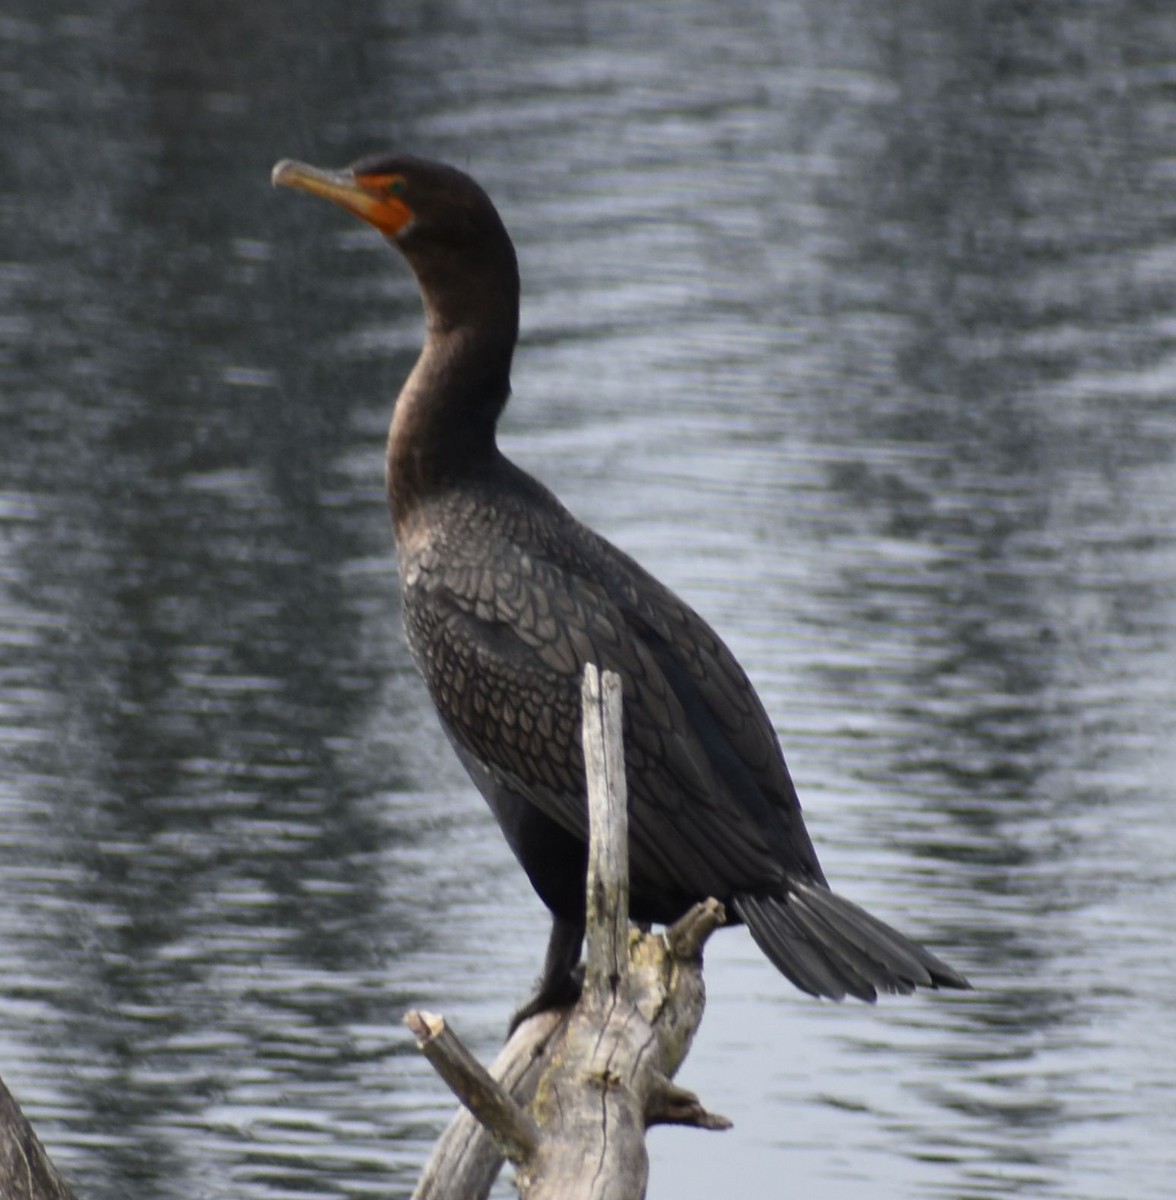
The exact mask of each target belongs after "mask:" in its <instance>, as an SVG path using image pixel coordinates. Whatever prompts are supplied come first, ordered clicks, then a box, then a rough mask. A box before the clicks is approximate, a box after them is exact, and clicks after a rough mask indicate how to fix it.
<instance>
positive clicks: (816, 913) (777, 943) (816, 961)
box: [732, 879, 972, 1001]
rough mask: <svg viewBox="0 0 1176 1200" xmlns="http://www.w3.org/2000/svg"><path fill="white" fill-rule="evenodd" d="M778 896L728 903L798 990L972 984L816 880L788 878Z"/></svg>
mask: <svg viewBox="0 0 1176 1200" xmlns="http://www.w3.org/2000/svg"><path fill="white" fill-rule="evenodd" d="M787 889H788V890H787V891H786V892H785V893H784V894H782V895H770V896H752V895H747V894H744V895H739V896H735V897H734V898H733V900H732V907H733V908H734V909H735V911H736V912H737V913H738V914H739V916H740V917H742V919H743V921H744V922H745V923H746V925H747V928H748V929H749V930H750V931H751V936H752V937H753V938H754V939H755V941H756V944H757V945H758V946H759V948H760V949H761V950H762V951H763V952H764V953H765V954H766V955H767V956H768V958H769V959H771V961H772V963H773V964H774V965H775V966H776V967H777V968H778V969H779V970H780V971H781V972H782V973H783V974H784V975H786V976H787V977H788V978H789V979H791V980H792V982H793V983H794V984H796V986H797V987H798V988H800V989H801V990H802V991H805V992H809V993H811V994H812V995H814V996H827V997H829V998H830V999H832V1000H842V999H844V998H845V997H846V996H847V995H849V996H856V997H858V999H859V1000H868V1001H874V1000H876V999H877V998H878V993H879V992H880V991H881V992H904V993H905V992H913V991H914V990H915V988H916V987H931V988H940V987H950V988H969V987H971V986H972V985H971V984H970V983H968V981H967V980H966V979H965V978H964V977H963V976H962V975H961V974H960V973H959V972H958V971H955V970H953V969H952V968H951V967H949V966H948V965H947V964H946V963H944V962H941V961H940V960H939V959H938V958H936V957H935V955H934V954H932V953H931V952H930V951H929V950H926V949H924V948H923V947H922V946H920V945H919V944H918V942H914V941H911V939H910V938H908V937H905V936H904V935H903V934H901V933H899V932H898V930H896V929H891V928H890V926H889V925H886V924H885V923H883V922H882V921H879V920H878V918H877V917H872V916H870V914H869V913H868V912H866V911H865V909H863V908H859V907H858V906H857V905H856V904H852V903H851V902H850V901H848V900H846V899H845V898H844V897H842V896H838V895H837V894H836V893H835V892H831V891H830V890H829V889H828V888H826V887H822V886H821V885H819V884H807V883H800V882H798V881H796V880H791V879H790V880H789V881H788V884H787Z"/></svg>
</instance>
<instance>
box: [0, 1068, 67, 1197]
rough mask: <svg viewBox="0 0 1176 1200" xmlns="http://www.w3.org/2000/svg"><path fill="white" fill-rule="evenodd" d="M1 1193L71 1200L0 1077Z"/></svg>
mask: <svg viewBox="0 0 1176 1200" xmlns="http://www.w3.org/2000/svg"><path fill="white" fill-rule="evenodd" d="M0 1196H2V1197H3V1198H4V1200H74V1194H73V1192H71V1191H70V1188H69V1184H67V1183H66V1182H65V1180H64V1179H63V1178H62V1177H61V1176H60V1175H59V1174H58V1172H57V1168H56V1167H54V1165H53V1164H52V1163H51V1162H50V1161H49V1155H48V1154H46V1153H45V1147H44V1146H42V1145H41V1142H40V1139H39V1138H38V1137H37V1135H36V1134H35V1133H34V1132H33V1127H32V1126H31V1125H30V1124H29V1122H28V1119H27V1118H26V1117H25V1115H24V1113H22V1112H21V1111H20V1105H19V1104H17V1102H16V1100H15V1099H14V1098H13V1095H12V1093H11V1092H10V1091H9V1090H8V1088H6V1087H5V1086H4V1081H3V1080H2V1079H0Z"/></svg>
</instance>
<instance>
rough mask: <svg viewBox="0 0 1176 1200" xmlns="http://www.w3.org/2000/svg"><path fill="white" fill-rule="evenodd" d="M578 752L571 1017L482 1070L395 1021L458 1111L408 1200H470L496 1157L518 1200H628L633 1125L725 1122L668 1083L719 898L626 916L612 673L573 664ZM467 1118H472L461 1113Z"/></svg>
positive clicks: (644, 1160) (698, 992)
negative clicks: (581, 969)
mask: <svg viewBox="0 0 1176 1200" xmlns="http://www.w3.org/2000/svg"><path fill="white" fill-rule="evenodd" d="M583 712H584V717H583V720H584V760H585V769H586V773H587V778H588V812H589V824H590V834H591V836H590V844H589V863H588V880H587V903H588V909H587V969H586V973H585V982H584V994H583V996H582V997H581V998H580V1000H579V1002H578V1003H577V1004H576V1006H575V1008H573V1009H572V1010H571V1011H570V1012H567V1013H541V1014H539V1015H538V1016H536V1017H533V1018H531V1020H530V1021H527V1022H525V1023H524V1024H523V1025H522V1026H521V1027H520V1028H519V1029H518V1030H516V1032H515V1034H514V1036H513V1037H512V1038H511V1040H510V1041H509V1042H508V1043H507V1045H506V1046H505V1047H504V1049H503V1051H502V1053H501V1054H500V1055H499V1058H498V1060H497V1061H496V1062H495V1064H494V1066H493V1067H492V1068H491V1071H490V1072H486V1071H485V1070H484V1069H483V1068H482V1067H481V1065H480V1064H479V1063H477V1061H476V1060H474V1059H473V1058H472V1056H471V1055H470V1054H469V1052H468V1051H466V1050H465V1047H464V1046H462V1045H461V1043H460V1041H459V1040H458V1039H457V1037H456V1035H455V1034H453V1032H452V1030H450V1029H449V1028H448V1026H446V1025H445V1022H444V1020H443V1019H442V1018H440V1017H435V1016H432V1015H431V1014H424V1013H418V1012H412V1013H409V1014H407V1016H406V1017H405V1021H406V1023H407V1024H408V1025H409V1026H410V1027H411V1028H412V1029H413V1031H414V1033H415V1034H416V1035H417V1039H418V1043H419V1044H420V1046H421V1048H422V1051H423V1052H424V1053H425V1054H426V1055H427V1057H428V1058H429V1061H430V1062H431V1063H432V1064H433V1066H434V1067H435V1069H437V1070H438V1072H439V1073H440V1074H441V1076H442V1077H443V1078H444V1079H445V1080H446V1082H447V1083H448V1084H449V1086H450V1088H451V1089H452V1090H453V1091H454V1093H455V1095H457V1097H458V1098H459V1099H460V1100H461V1101H462V1103H463V1105H465V1106H466V1108H465V1110H463V1111H462V1112H461V1113H459V1114H458V1116H457V1117H455V1118H454V1120H453V1122H451V1124H450V1127H449V1129H448V1130H446V1132H445V1134H443V1135H442V1138H441V1140H440V1141H439V1142H438V1144H437V1146H436V1147H435V1149H434V1153H433V1157H432V1159H431V1160H430V1163H429V1165H428V1167H427V1168H426V1170H425V1173H424V1175H423V1176H422V1178H421V1182H420V1184H419V1185H418V1187H417V1190H416V1192H415V1193H414V1196H415V1197H416V1200H458V1198H460V1200H477V1198H478V1197H484V1196H485V1195H487V1193H488V1192H489V1189H490V1186H491V1185H492V1183H493V1180H494V1177H495V1175H496V1174H497V1172H498V1169H499V1167H500V1166H501V1162H502V1159H503V1157H504V1156H505V1157H507V1158H509V1159H511V1161H512V1162H514V1163H515V1165H516V1168H517V1180H518V1186H519V1193H520V1195H521V1196H522V1197H524V1200H553V1198H556V1197H558V1198H559V1200H589V1198H591V1200H631V1198H634V1200H635V1198H638V1197H641V1196H644V1194H645V1185H646V1180H647V1177H648V1156H647V1153H646V1149H645V1130H646V1128H647V1127H649V1126H650V1125H654V1124H659V1123H675V1124H685V1125H695V1126H698V1127H699V1128H704V1129H725V1128H727V1127H728V1126H729V1124H730V1122H728V1121H727V1120H726V1119H725V1118H723V1117H720V1116H717V1115H715V1114H712V1113H709V1112H707V1111H706V1109H705V1108H704V1107H703V1106H702V1104H701V1102H700V1101H699V1100H698V1097H696V1096H695V1095H694V1094H693V1093H691V1092H688V1091H686V1090H684V1089H682V1088H679V1087H677V1086H676V1085H675V1084H673V1083H672V1082H671V1080H672V1079H673V1076H674V1074H675V1072H676V1071H677V1070H678V1067H679V1066H680V1065H681V1063H682V1061H683V1060H684V1059H685V1057H686V1054H687V1051H688V1050H689V1048H690V1043H691V1041H692V1040H693V1037H694V1033H695V1030H696V1029H697V1028H698V1024H699V1022H700V1021H701V1019H702V1011H703V1007H704V1003H705V991H704V987H703V979H702V946H703V944H704V943H705V941H706V939H707V937H709V935H710V934H711V933H712V932H713V931H714V929H716V928H717V927H718V926H719V925H721V924H722V922H723V909H722V905H720V904H718V903H717V902H716V901H713V900H709V901H707V902H706V903H705V904H700V905H697V906H696V907H695V908H694V909H692V910H691V911H690V912H689V913H688V914H687V915H686V916H685V917H683V918H682V920H681V921H679V922H678V923H677V924H676V925H674V926H673V927H672V928H671V929H669V930H667V932H666V934H665V935H664V936H660V937H656V936H653V935H651V934H647V933H641V932H640V931H638V930H635V929H634V930H631V929H630V927H629V921H628V908H629V903H628V902H629V871H628V815H627V810H626V795H625V772H624V760H623V749H622V747H623V742H622V737H621V685H620V679H619V678H618V677H617V676H616V675H613V674H611V673H609V672H606V673H605V675H604V677H603V681H602V680H601V678H600V676H599V675H598V673H597V671H596V669H595V668H594V667H592V666H588V667H586V668H585V671H584V687H583ZM471 1114H472V1115H471Z"/></svg>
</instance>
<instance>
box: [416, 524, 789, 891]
mask: <svg viewBox="0 0 1176 1200" xmlns="http://www.w3.org/2000/svg"><path fill="white" fill-rule="evenodd" d="M402 584H403V587H404V597H405V620H406V626H407V628H408V634H409V642H410V644H411V646H412V648H413V653H414V654H415V655H416V657H417V660H418V662H419V664H420V666H421V669H422V673H423V674H424V676H425V678H426V680H427V681H428V683H429V687H430V690H431V692H432V695H433V699H434V702H435V703H436V705H437V709H438V711H439V712H440V714H441V716H442V719H443V720H444V721H445V723H446V725H447V727H448V728H449V731H450V733H451V735H452V736H453V737H454V738H455V739H456V741H457V742H458V744H459V745H460V746H462V747H463V748H464V749H465V750H466V751H468V752H469V753H471V754H473V755H475V756H476V758H477V759H478V761H479V762H480V763H482V764H484V765H485V767H486V769H487V770H488V771H490V773H491V774H492V775H493V777H494V778H495V779H496V780H497V782H499V783H500V784H502V785H503V786H505V787H508V788H509V789H510V790H512V791H513V792H515V793H517V794H519V795H521V796H524V797H526V798H527V799H528V800H530V801H531V802H532V803H534V804H536V805H538V806H539V807H540V808H541V809H542V810H543V811H544V812H545V813H546V814H547V815H548V816H550V817H551V818H552V819H553V820H555V821H557V822H558V823H559V824H560V825H562V826H563V827H564V828H566V829H568V830H569V831H571V832H573V833H574V834H576V836H578V837H581V838H585V839H586V837H587V829H586V817H585V804H584V775H583V771H584V767H583V754H582V750H581V746H580V677H581V674H582V672H583V667H584V664H585V663H588V662H592V663H595V664H596V665H597V666H599V667H601V668H602V669H606V670H613V671H616V672H617V673H618V674H619V675H620V676H621V680H622V685H623V691H624V699H625V705H624V723H625V755H626V777H627V781H628V785H629V813H630V857H631V869H632V873H633V877H634V879H635V880H641V881H642V883H643V885H644V887H645V888H646V889H658V890H660V891H662V892H665V893H666V894H672V895H675V896H682V897H699V896H705V895H715V896H720V897H722V896H726V895H729V894H730V893H731V892H732V891H734V890H740V889H746V888H755V887H762V886H764V885H766V884H770V883H771V882H774V881H775V880H777V879H778V878H779V877H780V875H781V864H780V862H779V855H778V853H776V850H775V847H774V846H773V845H772V841H773V839H772V838H771V837H770V836H766V834H765V829H764V827H763V824H762V822H761V820H760V819H759V818H760V814H757V813H756V812H755V811H754V807H749V806H748V805H747V804H745V803H743V802H742V801H741V800H740V798H739V796H738V795H735V794H733V793H732V790H731V788H730V786H729V784H728V783H727V781H726V780H725V778H724V777H723V775H722V773H721V772H720V771H719V770H717V769H716V768H717V767H718V768H721V767H723V766H724V765H726V764H725V763H724V761H723V755H721V754H720V755H718V761H716V756H715V754H714V753H713V751H712V750H711V749H710V748H709V747H708V746H707V745H706V744H705V741H706V739H707V737H708V736H709V730H708V729H707V728H705V727H704V729H703V731H702V733H701V734H700V732H699V729H698V714H697V713H695V712H690V711H688V707H697V706H698V704H699V703H701V701H700V700H699V698H698V696H699V693H698V689H697V688H688V689H687V691H688V694H687V696H686V706H684V703H683V699H682V698H680V697H679V695H678V693H677V691H676V690H675V686H674V680H673V679H672V678H671V677H670V676H673V675H675V674H683V671H682V669H681V668H680V667H679V666H678V665H677V660H676V657H675V655H674V653H673V650H672V643H671V642H669V641H666V640H665V639H661V641H660V643H659V644H658V645H657V646H656V647H655V648H651V646H650V645H648V644H647V641H646V638H645V637H643V636H642V630H641V629H639V628H635V627H634V624H633V623H632V622H631V621H630V620H629V619H628V618H627V616H626V613H625V612H624V611H623V610H622V608H621V607H620V606H618V604H617V603H616V602H615V601H614V599H613V598H612V597H611V596H610V594H609V591H608V590H607V588H606V587H605V586H603V585H602V584H601V583H600V582H599V581H598V580H597V579H595V578H589V577H586V576H583V575H580V574H577V573H576V572H575V571H574V570H570V569H567V568H565V567H564V566H562V565H560V564H559V563H557V562H553V561H552V560H551V559H550V558H547V557H543V556H540V555H537V554H533V553H530V552H528V551H526V550H523V549H521V548H520V547H519V546H518V545H517V544H516V543H514V542H510V541H499V542H498V543H496V545H495V546H494V547H493V549H492V550H489V551H488V547H487V545H486V544H485V543H482V544H479V545H477V547H476V549H475V550H474V551H473V552H470V553H464V552H463V549H462V547H461V546H460V545H459V546H447V547H445V548H444V549H443V550H438V552H437V553H435V554H434V553H424V554H421V555H418V556H417V557H416V558H415V561H414V562H413V564H412V568H411V570H409V571H407V572H406V574H405V577H404V578H403V579H402ZM667 669H668V670H667ZM685 674H687V675H688V674H689V672H686V673H685ZM679 682H681V681H679ZM704 725H705V723H704ZM806 840H807V839H806Z"/></svg>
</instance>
